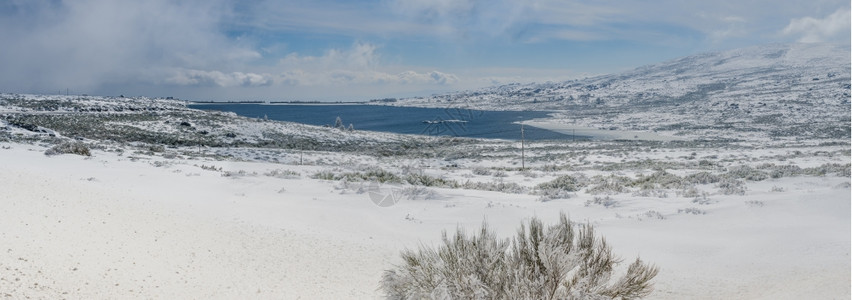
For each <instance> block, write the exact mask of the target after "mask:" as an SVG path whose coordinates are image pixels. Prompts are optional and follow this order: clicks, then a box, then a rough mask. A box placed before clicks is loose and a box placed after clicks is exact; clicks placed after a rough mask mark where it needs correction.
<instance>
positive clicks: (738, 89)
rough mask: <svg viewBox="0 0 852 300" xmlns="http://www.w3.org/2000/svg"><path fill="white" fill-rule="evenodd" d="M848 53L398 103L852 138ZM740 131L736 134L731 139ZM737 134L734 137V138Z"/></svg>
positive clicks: (737, 54)
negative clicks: (549, 113)
mask: <svg viewBox="0 0 852 300" xmlns="http://www.w3.org/2000/svg"><path fill="white" fill-rule="evenodd" d="M849 97H850V52H849V49H848V48H847V47H846V46H840V45H829V44H789V45H768V46H756V47H750V48H744V49H736V50H730V51H724V52H715V53H707V54H699V55H694V56H688V57H684V58H680V59H675V60H672V61H667V62H663V63H659V64H654V65H649V66H643V67H639V68H636V69H634V70H632V71H628V72H624V73H620V74H612V75H605V76H598V77H593V78H585V79H579V80H572V81H565V82H557V83H554V82H548V83H531V84H510V85H503V86H497V87H491V88H485V89H481V90H477V91H468V92H460V93H452V94H446V95H436V96H432V97H418V98H408V99H400V100H399V101H397V102H395V103H392V105H403V106H428V107H448V106H452V107H465V108H475V109H483V110H553V111H560V113H557V114H554V115H553V117H554V118H553V119H551V120H549V121H551V122H556V123H562V124H572V125H576V126H585V127H591V128H601V129H613V130H615V129H618V130H640V131H654V132H659V133H662V134H665V135H671V136H681V137H687V138H735V139H743V140H751V139H754V138H761V139H763V140H766V139H770V140H778V139H785V138H806V139H834V138H849V136H850V135H849V120H850V117H849V104H850V102H849ZM731 131H733V132H731ZM732 134H733V135H732Z"/></svg>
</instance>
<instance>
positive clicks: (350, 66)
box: [276, 42, 459, 86]
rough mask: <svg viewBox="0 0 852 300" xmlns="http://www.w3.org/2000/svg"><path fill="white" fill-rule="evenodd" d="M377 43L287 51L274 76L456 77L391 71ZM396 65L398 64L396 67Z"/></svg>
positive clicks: (365, 80)
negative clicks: (311, 51) (312, 53)
mask: <svg viewBox="0 0 852 300" xmlns="http://www.w3.org/2000/svg"><path fill="white" fill-rule="evenodd" d="M378 48H379V47H378V46H376V45H373V44H370V43H360V42H359V43H355V44H354V45H352V47H351V48H349V49H330V50H327V51H325V53H324V54H323V55H321V56H305V55H300V54H298V53H291V54H288V55H287V56H285V57H284V58H283V59H281V60H280V61H279V67H280V68H282V69H284V70H285V71H284V72H282V73H281V74H280V76H279V78H278V79H277V80H276V81H277V82H279V83H282V84H289V85H304V86H324V85H351V84H397V85H408V84H411V85H451V84H455V83H456V82H458V81H459V79H458V77H456V76H455V75H453V74H447V73H442V72H439V71H431V72H417V71H413V70H405V71H402V72H393V71H391V69H394V67H392V66H385V65H383V64H382V62H381V55H379V54H378V52H377V49H378ZM396 68H399V67H396Z"/></svg>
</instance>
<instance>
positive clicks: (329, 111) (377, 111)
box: [190, 104, 581, 140]
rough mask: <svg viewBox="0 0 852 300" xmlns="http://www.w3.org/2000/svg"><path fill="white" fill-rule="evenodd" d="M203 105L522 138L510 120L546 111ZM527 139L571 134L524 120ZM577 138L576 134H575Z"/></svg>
mask: <svg viewBox="0 0 852 300" xmlns="http://www.w3.org/2000/svg"><path fill="white" fill-rule="evenodd" d="M190 107H192V108H196V109H204V110H218V111H230V112H234V113H236V114H237V115H240V116H245V117H250V118H264V117H266V118H269V119H270V120H279V121H290V122H297V123H303V124H310V125H318V126H324V125H329V126H333V125H334V123H335V120H336V119H337V117H340V119H341V120H342V121H343V124H344V126H346V127H349V124H352V125H353V127H354V128H355V129H356V130H371V131H383V132H393V133H404V134H423V135H441V136H459V137H475V138H495V139H509V140H520V139H521V125H519V124H514V123H513V122H517V121H524V120H530V119H535V118H544V117H547V114H548V112H541V111H481V110H469V109H455V108H447V109H445V108H418V107H395V106H380V105H358V104H352V105H328V104H316V105H304V104H298V105H267V104H192V105H191V106H190ZM524 138H526V139H528V140H554V139H571V138H572V137H571V136H569V135H564V134H561V133H557V132H554V131H550V130H545V129H540V128H535V127H531V126H524ZM577 138H581V137H579V136H578V137H577Z"/></svg>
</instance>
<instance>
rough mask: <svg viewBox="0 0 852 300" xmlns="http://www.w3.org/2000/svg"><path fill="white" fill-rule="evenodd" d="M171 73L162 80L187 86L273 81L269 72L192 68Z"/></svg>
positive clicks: (267, 82) (233, 85) (249, 84)
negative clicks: (224, 71) (257, 72)
mask: <svg viewBox="0 0 852 300" xmlns="http://www.w3.org/2000/svg"><path fill="white" fill-rule="evenodd" d="M172 73H173V74H172V75H171V76H169V77H167V78H166V79H165V80H164V83H166V84H174V85H189V86H218V87H237V86H242V87H257V86H268V85H271V84H272V82H273V78H272V76H270V75H269V74H255V73H243V72H231V73H223V72H220V71H202V70H192V69H176V70H173V71H172Z"/></svg>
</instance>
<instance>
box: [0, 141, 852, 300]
mask: <svg viewBox="0 0 852 300" xmlns="http://www.w3.org/2000/svg"><path fill="white" fill-rule="evenodd" d="M0 146H2V150H0V166H2V167H0V168H2V172H0V183H2V191H3V193H2V195H3V196H2V198H0V205H2V207H4V208H5V209H4V213H3V217H2V218H0V227H2V228H4V230H3V231H2V232H0V245H3V248H4V249H0V250H2V251H3V252H4V253H5V255H3V256H0V270H2V271H3V272H2V273H1V274H0V294H4V293H5V294H10V295H15V297H19V296H20V297H23V296H29V297H43V298H56V297H67V298H149V297H164V298H210V297H212V298H246V297H249V298H311V299H339V298H361V299H364V298H366V299H369V298H380V297H381V293H380V291H378V290H377V284H378V280H379V278H380V275H381V272H382V271H383V270H385V269H388V268H390V267H391V266H392V265H393V264H395V263H399V261H397V259H398V253H399V251H400V250H402V249H404V248H406V247H408V248H411V247H417V246H418V245H420V244H421V243H423V244H427V245H429V244H434V243H436V242H437V241H438V240H439V237H440V232H441V230H453V229H454V228H456V227H457V226H461V227H464V228H468V229H473V228H476V227H477V226H478V225H479V223H480V222H481V221H482V220H484V219H485V220H488V222H489V223H490V224H491V225H492V226H494V227H495V228H496V229H497V232H498V233H499V234H501V235H502V236H509V235H511V234H512V233H513V232H514V231H515V228H516V226H517V225H518V224H520V222H521V221H522V220H524V219H525V218H529V217H531V216H538V217H540V218H542V219H543V220H544V221H545V222H553V221H555V219H556V217H557V216H558V212H559V211H565V212H568V213H569V215H570V216H571V218H572V219H573V220H575V221H580V222H590V223H592V224H594V225H596V226H597V228H598V230H599V232H600V233H601V234H602V235H603V236H605V237H606V238H607V240H608V241H609V242H610V243H611V244H612V245H613V248H614V251H615V253H617V254H619V255H620V256H622V257H624V258H626V259H630V258H632V257H635V256H637V255H638V256H641V257H642V259H643V260H646V261H649V262H653V263H654V264H656V265H658V266H659V267H660V268H661V270H662V271H661V272H660V275H659V276H658V278H657V279H656V280H655V282H656V292H655V293H654V294H652V295H651V297H650V298H651V299H683V298H690V299H696V298H697V299H700V298H705V299H719V298H738V299H742V298H767V299H768V298H772V299H781V298H787V299H796V298H820V299H826V298H839V297H845V296H848V295H849V293H850V289H849V281H850V274H849V268H850V264H849V261H850V257H849V245H850V192H849V187H848V184H847V185H845V186H844V185H843V184H844V183H848V182H849V178H848V177H834V176H826V177H808V176H800V177H789V178H787V177H784V178H779V179H770V180H767V181H760V182H750V183H748V192H747V194H746V196H738V195H728V196H724V195H716V194H713V195H712V196H711V198H712V199H714V201H716V202H715V204H711V205H698V204H694V203H690V201H689V200H688V199H683V198H680V197H676V196H675V197H668V198H655V197H633V196H630V195H629V194H618V195H614V196H612V197H613V198H614V199H615V200H617V201H619V205H618V206H616V207H613V208H605V207H603V206H597V205H590V206H587V205H584V203H585V202H586V200H588V199H590V198H591V195H585V194H584V193H579V194H578V195H576V196H575V198H571V199H561V200H552V201H548V202H540V201H538V200H537V198H538V197H537V196H534V195H529V194H506V193H500V192H487V191H479V190H466V189H446V188H426V189H429V190H431V191H433V192H434V193H435V197H434V198H433V199H432V200H408V199H403V200H402V201H400V202H399V203H398V204H397V205H394V206H391V207H387V208H382V207H378V206H376V205H374V204H373V203H372V202H371V201H370V199H369V197H368V196H367V194H365V193H358V192H357V191H356V189H355V188H352V187H349V188H346V187H341V183H339V182H334V181H325V180H319V179H311V178H310V177H309V176H308V175H309V174H313V173H315V172H317V171H318V170H324V169H329V166H323V165H299V164H296V163H292V162H291V163H287V164H277V163H270V162H240V161H231V160H224V161H217V160H210V159H203V158H194V159H189V158H187V159H165V158H162V157H159V156H147V155H135V156H133V157H127V156H122V155H120V154H117V153H115V152H104V151H100V150H95V151H94V154H93V156H92V157H91V158H85V157H80V156H75V155H60V156H52V157H48V156H45V155H43V151H44V150H45V149H44V148H43V147H40V146H35V145H28V144H18V143H8V142H6V143H0ZM691 150H692V149H686V150H684V152H686V151H691ZM803 150H804V151H806V153H813V152H816V151H823V150H825V151H827V152H830V151H834V150H833V149H825V148H818V149H817V150H814V149H811V150H810V151H813V152H809V150H807V149H803ZM233 151H236V150H233ZM699 151H700V150H699ZM712 152H713V150H707V151H706V152H702V153H701V154H699V155H698V156H699V157H701V156H706V155H710V154H711V153H712ZM641 153H644V152H641ZM637 154H638V153H637ZM681 154H686V153H678V152H664V153H659V152H657V153H653V152H652V153H645V155H648V156H649V157H651V156H656V157H660V158H663V157H664V156H669V155H670V156H676V155H681ZM769 154H770V153H768V150H752V151H744V152H743V154H742V156H743V157H764V159H766V158H767V157H771V156H769ZM323 156H325V158H326V159H327V160H328V161H329V162H334V161H337V162H345V161H353V160H356V161H357V160H360V159H363V158H362V157H359V156H357V155H355V156H350V155H349V154H343V153H334V154H331V155H325V154H323V153H322V152H309V153H308V154H307V157H308V158H309V159H310V160H311V161H316V160H318V159H319V158H322V157H323ZM599 156H601V159H602V160H606V159H607V158H606V156H607V155H606V154H604V155H599ZM374 160H375V159H374ZM746 160H748V159H747V158H746ZM793 160H794V162H796V163H798V162H799V160H801V163H803V164H805V163H808V161H811V162H810V163H812V164H818V163H825V162H827V161H837V162H846V163H848V161H849V158H848V157H838V156H834V157H828V156H812V155H807V157H802V158H801V159H795V158H794V159H793ZM158 162H159V163H158ZM366 163H369V164H378V165H380V166H383V167H385V168H389V169H390V168H392V165H393V164H398V162H390V161H383V160H381V159H380V160H376V161H374V162H372V163H370V162H366ZM482 163H485V164H491V163H486V162H482ZM202 165H205V166H207V167H208V168H207V169H203V168H201V167H200V166H202ZM333 165H334V167H331V168H332V169H338V170H341V171H343V170H347V169H349V168H351V167H355V166H351V167H346V164H345V163H344V164H333ZM428 165H429V163H428V162H426V163H421V164H419V166H424V168H426V170H427V171H428V172H430V173H431V174H441V173H443V174H445V175H446V176H448V178H452V177H453V176H461V175H460V174H458V173H464V174H469V175H470V173H469V172H458V171H455V173H453V172H451V171H448V170H442V169H441V168H439V167H428ZM210 166H214V167H216V168H221V169H222V171H218V170H211V169H210V168H209V167H210ZM355 168H357V167H355ZM272 170H289V171H291V172H293V173H297V174H298V176H291V177H286V176H267V175H264V174H272V173H270V172H271V171H272ZM228 171H230V172H232V174H243V175H234V176H223V174H225V172H228ZM238 171H242V172H238ZM581 172H586V171H581ZM591 172H592V171H588V172H586V173H588V174H589V176H591V175H592V173H591ZM628 173H629V172H628ZM541 174H542V175H545V173H541ZM459 178H463V177H459ZM548 178H550V177H548V176H543V177H541V178H535V180H534V181H532V182H528V180H530V178H527V177H525V176H523V175H521V174H520V173H517V172H506V177H504V178H502V180H505V181H507V182H518V183H521V184H522V185H529V186H531V185H534V184H537V182H543V181H546V180H549V179H548ZM353 185H357V183H353ZM774 186H780V187H784V189H785V190H784V191H782V192H777V191H776V192H773V191H771V189H772V188H773V187H774ZM389 187H390V186H385V188H389ZM699 188H702V189H706V190H712V186H703V187H702V186H699ZM746 201H758V202H760V203H762V205H761V206H756V205H749V204H747V203H746ZM686 207H696V208H698V209H700V210H702V211H705V212H706V213H705V214H699V215H693V214H684V213H678V210H679V209H683V208H686ZM652 210H653V211H657V212H659V213H660V216H662V217H663V218H664V219H658V218H655V217H649V215H648V214H647V212H648V211H652Z"/></svg>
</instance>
